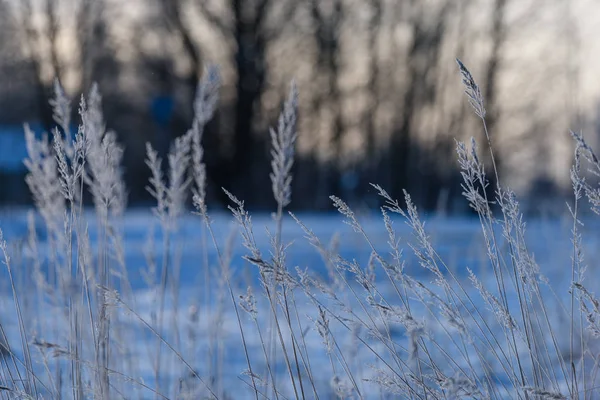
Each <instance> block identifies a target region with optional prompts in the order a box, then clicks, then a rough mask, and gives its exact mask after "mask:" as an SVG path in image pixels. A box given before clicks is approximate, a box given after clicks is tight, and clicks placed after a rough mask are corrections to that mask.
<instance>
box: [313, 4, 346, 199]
mask: <svg viewBox="0 0 600 400" xmlns="http://www.w3.org/2000/svg"><path fill="white" fill-rule="evenodd" d="M308 3H309V6H310V15H311V17H312V23H313V27H314V38H315V42H316V45H317V62H316V65H315V67H314V70H315V74H316V75H317V76H316V79H319V80H320V79H322V80H323V81H324V85H323V87H322V88H321V89H320V90H319V92H318V93H317V94H316V95H315V96H314V97H313V102H312V104H311V110H310V113H311V114H312V115H315V116H316V117H318V118H321V119H322V118H328V119H329V120H328V121H327V122H328V124H327V126H329V127H330V129H331V132H330V135H331V141H330V143H326V144H325V145H326V146H327V147H328V148H330V151H331V153H332V154H333V157H331V159H330V160H329V161H328V162H326V163H325V165H322V166H321V168H322V169H323V170H324V171H322V173H320V174H319V185H318V194H317V198H318V199H325V201H327V203H329V195H336V196H340V195H341V187H340V185H341V178H342V177H341V173H340V157H341V155H342V150H343V148H342V139H343V134H344V122H343V117H342V104H341V103H342V93H341V89H340V87H339V74H340V69H341V65H340V62H341V61H340V51H341V49H340V42H339V39H340V30H341V27H342V23H343V20H344V6H343V3H342V0H326V1H320V0H309V1H308Z"/></svg>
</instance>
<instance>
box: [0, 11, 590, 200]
mask: <svg viewBox="0 0 600 400" xmlns="http://www.w3.org/2000/svg"><path fill="white" fill-rule="evenodd" d="M580 3H581V4H583V3H585V1H584V0H581V1H568V0H554V1H549V0H545V1H542V0H523V1H522V0H0V38H1V39H0V204H15V203H16V204H20V203H27V202H28V201H29V200H30V199H29V193H28V190H27V188H26V185H25V183H24V180H23V178H24V175H25V169H24V167H23V165H22V163H20V162H19V160H20V158H22V156H24V155H25V149H24V141H23V140H22V124H23V123H24V122H26V121H27V122H30V123H31V124H32V126H33V127H34V128H35V129H36V130H37V131H38V132H41V131H44V130H45V131H48V130H49V129H51V127H52V126H53V121H52V110H51V108H50V106H49V104H48V100H49V99H50V98H51V96H52V93H53V89H52V83H53V79H54V78H55V77H56V78H58V79H59V80H60V82H61V83H62V84H63V85H64V87H65V89H66V91H67V93H68V95H69V96H70V97H71V98H72V99H73V105H74V112H75V113H76V111H77V110H76V109H77V107H76V105H77V103H78V99H79V97H80V96H81V94H82V93H87V91H88V90H89V88H90V87H91V85H92V83H93V82H97V83H98V85H99V88H100V91H101V93H102V95H103V108H104V113H105V118H106V121H107V124H108V127H109V128H110V129H114V130H115V131H116V132H117V133H118V135H119V140H120V142H121V143H123V144H124V145H125V146H126V154H125V157H124V160H125V161H124V165H123V168H124V171H125V178H126V181H127V184H128V188H129V203H130V204H131V205H139V204H146V203H148V202H149V201H150V198H149V195H148V193H147V192H146V190H145V186H146V182H147V178H148V176H149V171H148V169H147V167H146V166H145V164H144V157H145V143H146V142H147V141H150V142H152V144H153V145H154V147H155V148H158V149H160V152H161V153H162V154H163V155H164V154H166V152H167V151H168V146H169V143H170V141H171V140H172V139H173V138H174V137H176V136H179V135H181V134H183V133H185V131H186V130H187V129H188V127H189V126H190V124H191V120H192V102H193V97H194V93H195V90H196V85H197V82H198V78H199V77H200V76H201V75H202V73H203V70H204V68H205V67H206V65H207V64H209V63H211V64H217V65H219V66H220V71H221V74H222V81H223V88H222V90H221V104H220V108H219V110H218V112H217V115H216V117H215V118H214V119H213V120H212V121H211V123H210V124H209V126H208V130H207V132H206V135H205V137H204V145H205V148H206V162H207V167H208V178H209V187H210V190H211V192H210V194H209V196H210V197H211V198H212V200H211V204H213V205H215V206H216V205H223V204H224V199H223V196H222V195H221V191H220V190H219V188H220V187H225V188H227V189H228V190H230V191H232V192H233V193H235V194H236V195H237V196H238V197H239V198H241V199H244V200H245V201H246V205H247V206H248V207H251V208H255V209H266V208H270V207H272V204H271V202H272V201H273V200H272V195H271V194H270V182H269V179H268V173H269V168H270V164H269V162H270V160H269V146H270V143H269V134H268V128H269V126H272V125H274V124H275V123H276V118H277V115H278V113H279V110H280V105H281V102H282V100H283V98H284V97H285V95H286V91H287V88H288V85H289V82H290V80H291V79H295V81H296V82H297V84H298V86H299V89H300V109H299V124H298V130H299V139H298V144H297V150H298V151H297V161H296V165H295V167H294V190H293V200H292V207H294V208H299V209H315V210H323V209H327V208H329V207H330V201H329V199H328V196H329V195H337V196H340V197H342V198H344V199H346V200H347V201H348V202H350V203H352V204H354V205H358V206H364V207H373V206H375V205H377V203H376V202H377V200H376V199H375V194H374V193H373V191H372V190H371V188H370V186H369V185H368V183H369V182H376V183H379V184H380V185H382V186H383V187H385V188H386V189H388V190H389V192H390V193H391V194H392V195H393V196H394V197H396V198H401V197H402V196H401V191H402V189H407V190H408V191H409V192H410V193H411V194H412V195H413V198H414V199H415V201H416V202H417V204H418V205H419V206H421V207H423V208H426V209H429V210H438V211H444V212H464V211H466V204H465V203H466V202H464V201H462V200H460V176H459V173H458V171H457V164H456V161H455V152H454V146H455V142H454V140H455V138H456V139H463V140H464V139H468V138H469V137H470V136H474V137H476V138H477V139H479V142H480V143H481V149H482V150H485V148H486V147H485V145H484V143H485V142H484V141H483V140H482V139H483V137H482V131H481V125H480V123H479V121H477V118H476V117H475V116H474V114H473V113H472V112H471V110H470V109H469V106H468V103H467V101H466V99H465V97H464V95H463V93H462V88H461V86H460V77H459V74H458V72H457V67H456V64H455V61H454V59H455V58H456V57H459V58H461V59H462V60H463V61H464V62H465V63H466V64H467V66H469V68H470V69H471V71H472V72H473V74H474V75H475V77H476V79H477V80H478V83H479V84H480V86H481V88H482V90H483V93H484V96H485V101H486V108H487V110H488V127H489V130H490V134H491V136H492V140H494V142H495V145H497V157H498V161H499V167H500V170H501V174H502V175H503V176H504V177H506V180H507V182H509V183H510V184H511V186H513V187H514V188H515V189H516V190H517V192H518V193H519V194H521V195H523V196H525V198H527V199H529V202H528V203H526V204H529V208H530V209H531V210H534V211H535V210H537V211H540V210H542V209H546V208H547V209H550V208H552V204H554V203H553V202H550V201H547V199H548V198H552V197H553V196H554V198H560V197H561V196H563V195H566V194H567V193H568V190H569V181H568V173H569V165H570V163H571V154H572V144H571V143H570V138H569V135H568V129H574V130H577V129H585V130H588V131H590V134H594V132H595V126H596V125H597V124H596V122H595V115H596V112H595V110H596V108H597V105H596V103H595V102H596V97H597V93H598V90H597V89H598V87H597V85H596V81H589V80H588V81H585V76H586V75H585V74H586V71H587V70H586V69H585V68H593V64H590V63H585V57H583V56H582V54H587V53H586V49H587V48H588V47H586V46H588V45H589V43H588V41H589V40H588V41H586V37H587V36H586V33H585V29H587V28H586V26H587V25H586V24H588V25H590V26H594V24H593V19H590V18H591V17H589V16H590V15H597V14H598V12H597V9H598V6H593V2H591V3H590V4H591V5H589V6H588V7H587V8H584V9H583V10H582V9H581V7H578V4H579V5H581V4H580ZM586 18H587V19H586ZM590 21H591V22H590ZM590 40H591V39H590ZM582 81H585V84H582ZM595 85H596V86H595ZM584 87H585V90H583V89H582V88H584ZM73 120H74V121H78V119H77V115H76V114H74V116H73ZM592 143H594V141H593V140H592ZM14 158H17V160H16V161H15V160H14ZM559 203H560V204H564V203H562V202H559Z"/></svg>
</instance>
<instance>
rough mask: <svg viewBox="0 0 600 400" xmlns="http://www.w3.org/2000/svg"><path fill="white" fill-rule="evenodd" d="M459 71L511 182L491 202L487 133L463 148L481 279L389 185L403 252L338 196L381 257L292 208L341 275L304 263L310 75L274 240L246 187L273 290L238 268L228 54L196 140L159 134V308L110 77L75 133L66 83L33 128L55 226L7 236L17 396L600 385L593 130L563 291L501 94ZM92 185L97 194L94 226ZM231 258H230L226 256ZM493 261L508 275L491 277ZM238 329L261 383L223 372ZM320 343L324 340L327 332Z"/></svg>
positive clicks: (239, 211)
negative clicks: (497, 121)
mask: <svg viewBox="0 0 600 400" xmlns="http://www.w3.org/2000/svg"><path fill="white" fill-rule="evenodd" d="M458 66H459V71H460V74H461V75H462V79H463V83H464V85H465V90H466V94H467V96H468V100H469V102H470V104H471V106H472V107H473V108H474V110H475V113H476V115H477V116H478V117H479V118H480V119H481V121H482V128H483V129H482V130H483V132H484V133H485V138H486V141H487V144H488V145H489V148H488V151H490V153H491V160H492V166H493V172H494V177H495V181H494V182H495V187H494V188H493V189H494V190H493V193H494V197H493V198H489V197H488V193H491V192H490V191H489V190H487V188H488V185H489V184H490V183H489V182H488V179H487V177H486V169H485V167H484V165H483V163H482V161H481V158H480V155H479V152H478V149H477V145H476V141H475V140H474V139H473V140H472V141H471V143H470V145H467V144H465V143H462V142H457V156H458V163H459V167H460V169H461V174H462V177H463V184H462V188H463V192H464V196H465V199H466V201H468V203H469V204H470V206H471V207H472V208H473V210H474V211H475V212H476V214H477V216H478V218H479V222H480V226H481V237H482V238H483V243H484V245H485V253H486V254H487V261H486V262H485V263H484V264H485V265H481V268H479V270H477V269H475V270H470V269H469V270H468V279H465V278H463V277H461V276H458V275H457V273H456V270H455V269H453V268H450V267H449V265H448V264H447V262H446V261H445V260H444V259H443V257H442V256H441V255H440V254H439V253H438V251H436V248H435V246H434V245H433V243H432V240H431V237H430V232H428V228H427V227H426V225H425V223H424V222H423V220H422V219H421V217H420V215H419V211H418V209H417V207H416V205H415V204H414V203H413V202H412V200H411V197H410V195H409V194H408V193H405V195H404V199H401V200H398V199H394V198H392V197H391V196H390V195H389V194H388V193H387V192H386V191H385V189H384V188H382V187H380V186H377V185H373V187H374V189H375V190H376V191H377V193H378V194H379V196H380V197H381V201H382V204H383V206H382V207H381V218H382V223H383V224H382V228H384V229H385V230H386V232H387V237H388V245H389V252H388V253H381V251H380V250H378V249H380V248H381V246H379V245H378V243H375V242H374V240H375V239H373V238H372V237H371V236H369V234H368V232H367V230H365V229H364V228H363V226H362V224H361V221H360V218H358V217H357V215H356V214H355V212H354V211H353V210H352V208H351V207H350V206H349V205H348V204H346V203H345V202H344V201H343V200H342V199H340V198H337V197H332V198H331V200H332V202H333V205H334V206H335V208H336V209H337V210H338V211H339V212H340V214H341V215H342V216H343V218H344V222H345V223H347V224H348V225H349V226H350V227H352V228H353V230H354V231H355V232H356V233H357V235H359V236H360V237H362V240H363V241H364V242H365V243H366V246H367V248H368V249H369V250H368V251H369V252H370V257H369V261H368V262H367V263H366V264H365V265H361V264H360V263H359V262H357V261H356V260H350V259H345V258H343V257H342V256H341V255H340V254H339V253H338V252H336V251H335V249H332V248H331V247H330V246H328V245H326V244H324V243H323V242H322V241H321V239H320V238H319V237H318V236H317V235H315V234H314V233H313V231H312V230H311V228H310V227H308V226H307V225H306V224H304V223H303V222H302V221H301V219H300V218H298V217H297V216H295V215H293V214H290V215H291V217H292V218H293V219H294V220H295V223H296V224H297V225H298V226H299V227H300V228H301V229H302V231H303V232H304V234H305V236H306V240H308V242H309V243H310V245H312V246H313V247H314V248H315V250H316V251H317V252H318V253H319V254H320V255H321V257H322V259H323V264H324V265H325V267H326V270H327V271H328V276H327V277H322V276H319V275H318V274H315V273H314V271H312V270H311V269H307V270H303V269H300V268H296V269H292V268H291V267H290V266H291V263H290V262H289V260H288V259H287V250H288V246H290V245H291V244H290V243H286V242H284V239H283V232H284V223H290V222H291V221H290V220H289V219H286V218H284V216H285V214H286V207H287V206H288V205H289V204H290V201H291V199H292V193H291V181H292V167H293V162H294V145H295V141H296V130H295V126H296V107H297V98H298V92H297V89H296V87H295V85H294V84H292V85H291V88H290V94H289V96H288V98H287V99H286V101H285V104H284V106H283V109H282V113H281V116H280V118H279V121H278V125H277V128H276V129H273V130H272V131H271V140H272V157H273V161H272V172H271V175H270V178H271V181H272V188H273V197H274V199H275V200H276V203H277V209H276V210H275V213H274V214H273V218H274V227H275V228H274V231H272V232H268V235H269V239H270V244H271V249H270V251H269V252H268V254H265V252H264V250H263V251H261V249H260V246H259V245H258V244H257V240H256V235H255V232H254V229H255V228H254V226H253V223H252V218H251V215H250V214H249V213H248V211H247V210H246V209H245V208H244V203H243V201H242V200H240V199H238V198H237V197H236V196H235V195H234V194H232V193H229V192H226V194H227V196H229V199H230V200H231V206H230V210H231V212H232V214H233V217H234V220H235V221H236V223H237V225H238V228H239V234H240V235H241V239H242V243H243V246H244V247H245V248H246V251H247V252H246V255H244V256H243V259H244V260H245V261H246V262H247V263H248V264H250V265H252V268H256V270H257V272H258V276H259V281H258V285H253V284H250V285H240V280H239V279H238V278H237V277H234V275H233V271H232V269H231V266H230V264H231V260H232V257H233V256H232V254H233V250H232V246H231V245H228V244H227V243H225V244H224V243H222V242H220V240H219V236H218V235H217V233H216V232H215V229H214V225H213V220H212V218H211V215H210V207H209V205H207V203H206V169H205V166H204V164H203V155H204V152H203V149H202V133H203V128H204V126H205V124H206V123H207V122H208V121H209V120H210V118H211V117H212V114H213V112H214V110H215V109H216V107H217V105H218V89H219V82H220V81H219V75H218V71H217V70H216V69H215V68H213V67H211V68H209V69H208V70H207V73H206V75H205V77H204V79H203V80H202V81H201V82H200V84H199V90H198V94H197V97H196V101H195V104H194V110H195V118H194V121H193V124H192V127H191V129H190V130H189V131H188V132H187V133H185V134H184V135H182V136H181V137H179V138H178V139H176V141H175V143H174V144H173V146H172V149H171V151H170V153H169V155H168V158H167V160H166V161H167V165H166V166H164V165H163V161H162V160H161V159H160V157H159V156H158V154H157V152H156V151H155V150H153V149H152V147H151V146H150V145H148V148H147V157H148V158H147V165H148V167H149V168H150V171H151V174H152V176H151V179H150V181H149V186H148V190H149V192H150V193H151V194H152V196H153V197H154V198H155V199H156V206H155V207H154V208H153V213H154V216H155V222H156V224H155V225H156V226H157V227H158V228H159V234H158V235H155V233H154V232H151V233H150V234H149V236H148V238H149V240H150V242H149V244H148V247H147V248H146V250H145V251H144V258H145V260H146V267H145V269H144V271H143V273H142V276H143V280H144V282H145V284H146V286H147V288H148V292H147V293H149V294H148V296H150V297H151V298H152V299H153V302H151V303H150V304H151V305H152V309H151V310H143V309H142V310H140V306H139V305H137V303H139V302H140V301H141V300H140V298H139V294H138V293H136V292H135V291H133V290H132V288H131V280H130V278H129V276H128V274H129V273H130V269H129V268H128V266H127V265H126V261H125V254H126V251H128V250H127V249H128V243H127V242H125V241H124V239H123V227H122V226H121V217H122V215H123V212H124V210H125V207H126V190H125V187H124V184H123V181H122V177H121V169H120V162H121V158H122V154H123V149H122V148H121V147H120V145H119V144H118V143H117V141H116V136H115V134H114V133H112V132H106V131H105V128H104V126H105V124H104V121H103V117H102V111H101V110H102V108H101V98H100V95H99V93H98V91H97V89H96V88H94V89H92V91H91V93H90V94H89V96H88V97H87V98H86V99H82V100H81V102H80V106H79V114H80V117H81V125H80V127H79V130H78V132H77V133H76V134H74V135H73V133H72V132H70V131H69V129H70V128H69V127H70V120H69V116H70V101H69V100H68V99H67V98H66V96H65V95H64V92H63V91H62V89H61V88H60V85H58V84H56V90H55V92H56V93H55V98H54V99H53V100H52V103H51V104H52V106H53V107H54V111H55V112H54V114H55V119H56V123H57V125H58V127H60V129H58V128H57V129H56V130H54V132H53V138H52V140H50V139H49V138H48V137H47V136H44V137H42V138H36V137H35V135H34V134H33V133H32V132H31V131H30V130H29V129H28V128H27V127H26V128H25V134H26V138H27V146H28V152H29V158H28V159H27V160H26V161H25V164H26V166H27V168H28V170H29V175H28V177H27V183H28V185H29V187H30V189H31V192H32V194H33V198H34V201H35V206H36V211H37V214H36V215H37V218H38V219H39V220H41V221H43V235H44V240H41V239H40V238H39V237H38V233H39V232H38V229H37V228H36V222H35V221H36V216H34V215H33V214H31V215H30V217H29V236H28V238H27V240H24V241H23V244H22V246H21V248H20V249H16V250H15V249H11V248H9V246H8V245H7V244H6V242H5V241H4V240H3V238H2V235H1V231H0V249H1V250H2V252H3V255H4V264H5V266H6V268H7V271H8V276H9V278H10V287H11V289H12V293H11V295H12V301H13V304H14V307H15V314H16V316H17V321H18V329H17V331H18V338H17V337H10V336H9V339H10V341H8V343H7V345H6V346H5V345H4V343H6V341H5V340H3V341H2V342H1V343H3V344H2V354H3V357H2V361H1V363H0V383H1V386H0V397H3V398H56V399H58V398H65V397H66V398H74V399H82V398H100V399H112V398H119V397H124V398H149V397H156V398H189V399H198V398H218V399H226V398H232V396H240V395H244V397H249V398H255V399H259V398H261V399H263V398H269V399H287V398H302V399H304V398H310V399H313V398H315V399H319V398H322V399H325V398H340V399H349V398H382V399H383V398H389V397H390V396H394V397H398V398H411V399H413V398H414V399H455V398H477V399H488V398H489V399H504V398H511V399H512V398H514V399H566V398H569V399H576V398H577V399H579V398H584V399H593V398H595V397H596V396H597V393H598V390H597V389H596V386H597V384H598V382H597V373H598V365H599V363H598V362H597V361H596V360H597V359H598V354H597V352H596V350H595V347H594V345H593V344H594V339H595V338H597V337H598V336H600V333H599V332H600V323H599V322H598V321H599V318H600V315H599V314H600V301H599V300H598V299H597V297H596V296H595V294H594V293H593V288H590V287H588V286H587V282H588V281H587V280H586V277H587V275H586V268H585V263H584V258H583V245H582V240H583V239H582V233H581V232H582V231H581V226H582V223H581V221H580V216H579V215H580V213H581V211H580V210H581V208H582V207H583V205H582V199H583V198H584V197H586V198H587V199H588V200H589V201H590V202H591V204H592V210H593V211H595V212H596V213H598V209H599V208H600V206H599V205H600V201H599V200H598V199H599V198H600V195H599V193H600V190H599V189H598V188H597V187H596V186H593V185H591V184H590V183H589V181H588V179H589V177H588V178H586V177H585V176H584V174H583V173H582V166H581V163H582V161H585V162H587V163H589V164H590V165H591V168H590V170H591V172H592V173H593V174H595V175H600V163H599V162H598V159H597V158H596V156H595V155H594V152H593V151H592V149H591V148H590V147H589V146H588V145H587V144H586V142H585V140H584V138H583V136H582V135H581V134H575V133H574V134H573V137H574V139H575V142H576V150H575V157H574V160H575V163H574V166H573V169H572V171H571V172H572V174H571V175H572V181H573V190H574V197H573V202H572V204H571V205H570V206H569V210H570V211H571V218H572V221H573V223H572V232H571V236H572V263H571V274H570V280H571V285H570V286H571V288H570V291H569V293H557V292H555V291H554V290H553V289H552V287H553V286H552V282H549V281H548V279H547V278H546V277H544V275H543V274H542V271H541V269H540V267H539V266H538V265H537V263H536V261H535V259H534V257H533V256H532V254H531V253H530V252H529V250H528V244H527V241H526V225H525V223H524V216H523V215H522V213H521V211H520V208H519V203H518V201H517V198H516V196H515V194H514V193H513V192H512V191H511V190H510V189H508V188H507V187H506V186H504V185H502V184H501V183H502V181H501V177H500V176H499V171H498V170H497V169H496V166H495V160H494V155H493V152H492V143H491V140H490V137H489V135H488V133H487V127H486V123H485V107H484V104H483V96H482V94H481V91H480V90H479V87H478V86H477V84H476V81H475V79H474V78H473V76H472V75H471V74H470V72H469V71H468V69H467V68H466V67H465V65H464V64H463V63H462V62H460V61H458ZM84 191H88V192H89V193H91V195H92V199H93V201H94V206H95V218H96V220H97V223H96V224H95V225H94V226H95V227H96V230H97V232H93V236H94V237H93V238H91V237H90V236H91V234H90V232H89V228H88V225H87V224H88V220H87V218H89V215H87V214H86V213H85V210H84V208H83V204H82V203H83V200H82V199H83V193H84ZM190 195H191V196H192V199H193V205H194V207H195V213H196V214H197V215H198V216H199V219H198V224H199V225H201V226H202V237H201V239H200V240H199V246H200V247H201V249H202V254H203V255H204V256H203V258H202V259H201V260H198V262H197V264H198V265H199V266H200V268H199V273H198V275H199V276H200V277H201V280H202V282H203V284H201V285H200V286H199V287H197V292H198V293H199V294H196V297H195V298H196V303H195V304H194V305H193V307H190V309H189V312H188V313H187V314H186V313H185V312H184V311H183V310H181V309H180V305H181V304H182V299H181V288H180V287H179V281H180V273H181V261H180V260H181V248H180V247H179V246H178V243H179V241H180V240H181V235H182V233H181V231H180V229H179V228H180V227H179V223H178V222H179V221H180V219H181V217H182V216H183V215H185V214H186V213H187V211H186V201H187V200H188V197H189V196H190ZM398 219H400V220H403V221H404V222H405V223H406V224H407V225H408V227H409V228H410V230H411V232H412V238H410V239H407V240H400V238H399V235H398V233H397V232H396V230H395V228H394V221H397V220H398ZM155 236H156V237H157V238H159V240H160V244H158V245H157V244H156V243H155V242H154V240H155ZM209 243H210V244H209ZM157 250H158V251H157ZM404 251H411V252H412V253H414V260H416V263H417V264H418V266H419V268H421V269H422V271H424V272H425V274H423V273H414V270H415V268H416V266H415V265H410V268H407V257H406V255H405V254H404ZM211 252H213V253H214V254H216V261H215V263H216V264H217V266H218V268H211V261H209V256H208V255H209V254H210V253H211ZM11 255H14V257H13V258H18V260H19V261H18V265H19V268H21V271H23V270H26V271H31V273H27V274H23V273H22V272H21V275H22V276H24V277H25V281H21V283H19V282H18V281H17V279H16V277H15V274H14V271H15V266H14V262H13V261H12V259H11ZM482 270H489V271H490V273H489V274H487V275H486V276H485V277H483V278H482V277H480V276H478V273H480V272H481V271H482ZM215 271H217V273H215ZM409 271H413V273H409ZM423 276H425V277H426V278H431V281H427V280H423ZM234 278H235V279H234ZM22 282H25V283H22ZM28 286H29V287H28ZM30 287H34V288H35V290H34V291H32V290H30ZM24 296H26V300H27V301H26V302H24V300H25V299H24ZM560 299H567V300H566V301H561V300H560ZM25 303H26V304H27V305H26V306H24V304H25ZM306 304H308V306H307V305H306ZM50 312H51V313H56V314H55V315H54V317H53V318H47V317H44V315H45V314H47V313H50ZM232 325H233V326H235V332H236V335H237V337H238V338H239V339H238V340H237V342H238V343H239V349H240V351H241V352H240V353H239V354H240V355H238V358H243V360H244V364H245V368H244V370H243V371H242V370H240V371H236V373H237V374H238V379H239V380H238V381H237V383H238V385H241V386H242V388H241V389H234V388H232V387H231V385H230V383H227V382H225V380H224V378H223V377H224V375H225V374H226V370H229V369H231V366H229V365H225V363H226V357H225V349H224V346H225V341H224V336H225V331H226V329H228V328H227V327H228V326H229V328H230V327H231V326H232ZM567 332H568V333H567ZM0 334H1V337H2V338H3V339H4V338H5V337H6V335H5V333H4V331H2V332H0ZM17 339H18V340H17ZM315 339H317V340H318V341H319V342H320V343H321V345H319V346H315ZM143 346H145V347H143ZM139 347H143V348H144V349H145V350H144V351H145V352H146V357H144V360H141V359H140V357H139V350H138V351H137V352H136V349H138V348H139ZM324 360H326V361H325V362H323V361H324ZM146 362H149V363H150V364H151V367H150V370H151V371H152V374H151V375H152V379H151V381H150V382H147V381H145V380H144V379H143V378H141V376H144V374H145V373H144V371H148V368H146V366H145V365H144V364H145V363H146ZM146 379H148V377H147V374H146ZM323 382H326V384H325V385H324V384H323Z"/></svg>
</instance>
